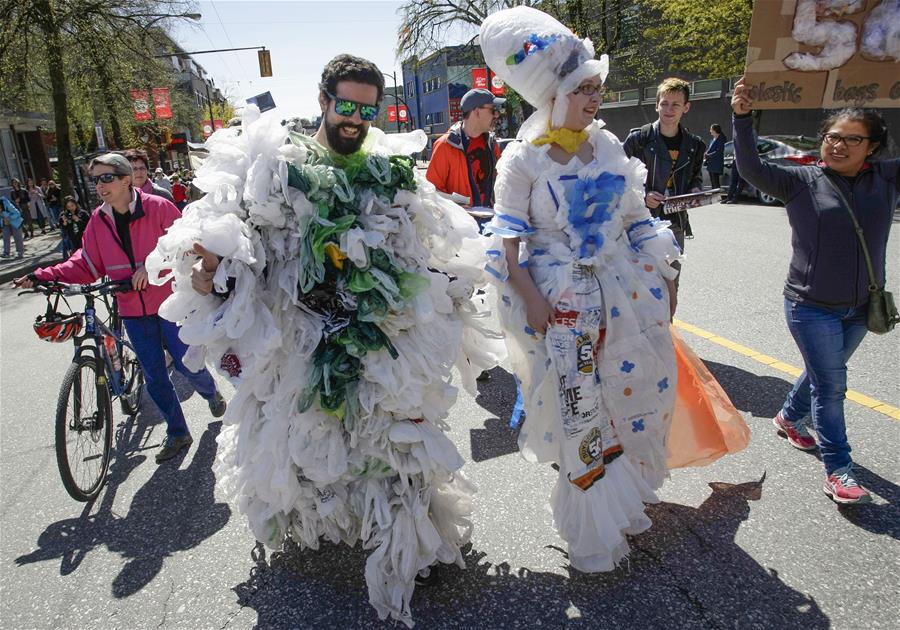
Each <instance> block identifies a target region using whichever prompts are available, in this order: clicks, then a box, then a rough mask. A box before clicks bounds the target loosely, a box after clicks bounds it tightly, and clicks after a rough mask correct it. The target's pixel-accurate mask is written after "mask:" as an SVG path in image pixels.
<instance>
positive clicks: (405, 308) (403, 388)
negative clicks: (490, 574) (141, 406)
mask: <svg viewBox="0 0 900 630" xmlns="http://www.w3.org/2000/svg"><path fill="white" fill-rule="evenodd" d="M424 141H425V137H424V134H422V132H416V133H413V134H405V135H402V136H394V137H393V138H389V137H387V136H384V134H382V133H381V132H380V131H378V130H377V129H374V128H373V129H370V130H369V136H368V137H367V140H366V143H365V144H364V146H363V148H362V150H361V151H360V152H359V153H357V154H354V155H352V156H335V155H332V154H329V153H328V152H327V151H326V150H325V149H324V148H323V147H321V146H319V145H317V144H315V143H314V142H312V140H311V139H309V138H306V137H302V136H299V135H298V134H293V133H291V132H289V130H288V129H287V128H285V127H282V126H281V125H280V124H278V123H277V122H276V121H275V120H274V119H271V118H267V117H263V118H260V117H259V113H258V110H256V109H255V108H253V107H250V108H248V109H247V110H245V115H244V119H243V126H242V128H241V129H240V130H237V129H228V130H222V131H218V132H217V133H215V134H213V136H212V137H211V138H210V139H209V140H208V142H207V147H208V148H209V150H210V154H209V157H208V158H207V159H206V161H205V163H204V164H203V166H202V168H201V169H200V170H199V172H198V177H197V179H195V180H194V183H195V184H196V185H198V186H199V187H200V188H201V189H202V190H204V191H206V193H207V194H206V196H205V197H204V198H203V199H201V200H200V201H197V202H195V203H193V204H191V205H190V206H189V207H188V208H187V209H186V210H185V213H184V216H183V218H182V219H181V220H179V221H177V222H176V223H175V225H174V226H173V227H172V229H171V230H170V231H169V233H168V234H167V235H166V236H165V237H164V238H163V239H160V242H159V245H158V247H157V250H156V251H155V252H154V255H153V256H151V258H148V260H147V267H148V269H149V271H150V275H151V279H152V281H153V282H165V281H166V280H167V279H168V278H169V277H171V276H174V278H175V284H174V287H175V290H174V293H173V295H172V296H171V297H170V298H169V299H168V300H167V301H166V303H165V304H164V305H163V307H162V308H161V309H160V314H161V315H162V316H164V317H166V318H167V319H171V320H173V321H177V322H179V323H180V324H181V325H182V330H181V337H182V339H183V340H184V341H185V342H187V343H188V344H190V345H191V349H190V351H189V353H188V355H187V356H186V359H185V363H186V364H188V365H192V366H196V367H199V366H201V365H203V364H204V363H208V364H210V365H212V366H214V367H217V368H218V369H219V371H220V373H221V374H223V375H224V376H225V377H226V378H228V379H229V380H230V381H231V382H232V383H234V384H235V386H236V388H237V391H236V394H235V396H234V398H233V399H232V400H231V402H230V403H229V407H228V412H227V415H226V416H225V427H224V428H223V430H222V433H221V435H220V437H219V438H218V442H219V455H218V458H217V461H216V465H215V472H216V476H217V479H218V483H219V485H220V488H221V489H222V491H224V493H225V494H226V495H227V497H228V498H229V499H230V500H231V501H232V502H233V503H235V504H236V505H237V507H238V509H239V511H240V512H241V513H242V514H244V515H245V516H246V518H247V522H248V523H249V526H250V528H251V530H252V531H253V534H254V535H255V536H256V538H257V539H258V540H260V541H262V542H264V543H265V544H266V545H268V546H270V547H275V548H279V547H280V546H281V545H282V544H283V542H284V540H285V538H286V537H290V538H292V539H293V540H294V541H296V542H297V543H298V544H299V545H300V546H301V548H304V547H311V548H313V549H315V548H318V546H319V541H320V539H325V540H328V541H331V542H333V543H337V542H340V541H343V542H345V543H347V544H348V545H354V544H356V543H357V542H358V541H361V542H362V544H363V547H364V548H365V549H368V550H371V554H370V555H369V558H368V560H367V563H366V570H365V574H366V582H367V585H368V589H369V599H370V602H371V603H372V605H373V606H374V607H375V609H376V611H377V612H378V615H379V616H380V617H381V618H382V619H384V618H386V617H387V616H391V617H393V618H395V619H399V620H401V621H403V622H404V623H406V624H407V625H409V626H412V618H411V611H410V599H411V597H412V593H413V589H414V578H415V576H416V573H417V572H418V571H419V570H421V569H423V568H426V567H428V566H430V565H432V564H434V563H435V562H444V563H456V564H458V565H459V566H463V560H462V556H461V553H460V547H461V546H462V545H464V544H465V543H466V542H467V541H468V539H469V535H470V532H471V527H472V523H471V521H470V514H471V509H472V493H473V491H474V488H473V486H472V485H471V484H470V483H469V482H468V481H467V480H466V478H465V477H464V476H463V474H462V472H461V470H460V468H461V466H462V464H463V460H462V458H461V456H460V455H459V453H458V452H457V450H456V448H455V446H454V445H453V444H452V443H451V442H450V441H449V440H448V438H447V437H446V436H445V435H444V429H445V428H446V425H445V423H444V418H446V417H447V415H448V412H449V409H450V407H451V406H452V404H453V403H454V401H455V399H456V394H457V387H456V386H455V385H454V384H453V383H452V378H451V369H452V368H453V367H454V366H455V367H457V368H458V369H459V371H460V373H461V374H462V377H463V383H464V385H466V386H467V387H469V388H471V389H472V390H474V384H475V381H474V376H475V375H477V374H478V373H479V372H480V370H482V369H486V368H489V367H492V366H493V365H496V363H497V362H498V360H499V359H500V358H501V355H502V352H503V348H502V345H503V344H502V342H500V341H498V340H497V339H496V335H493V334H491V333H490V332H488V331H487V329H486V328H484V325H483V324H482V319H483V318H484V317H485V315H486V314H485V313H479V312H478V310H477V309H476V307H475V305H474V304H473V302H472V301H471V300H470V297H471V295H472V293H473V289H474V287H475V285H476V284H478V283H480V281H481V278H482V276H483V270H482V268H481V266H482V265H481V261H482V258H481V257H482V256H483V249H484V242H483V237H480V236H479V234H478V229H477V226H476V224H475V222H474V221H473V220H472V219H471V218H470V217H468V216H467V215H466V213H465V212H464V211H463V210H462V209H461V208H459V207H458V206H456V205H455V204H453V203H450V202H448V201H446V200H443V199H441V198H440V197H438V196H437V194H436V193H435V190H434V187H433V186H431V185H430V184H429V183H428V182H427V181H426V180H425V179H424V177H421V176H419V175H418V174H415V172H414V171H413V169H412V161H411V159H409V158H408V157H406V155H401V154H407V155H408V154H409V153H412V152H415V151H419V150H421V148H422V146H423V145H424ZM194 242H200V243H202V244H203V245H204V246H205V247H206V248H207V249H209V250H210V251H212V252H214V253H216V254H218V255H219V256H221V257H222V261H221V264H220V265H219V267H218V269H217V272H216V275H215V278H214V287H215V288H216V290H217V291H221V292H225V291H226V288H231V290H230V294H229V295H228V297H227V299H225V300H224V301H223V300H222V299H220V298H219V297H215V296H211V295H210V296H201V295H199V294H197V293H195V292H194V291H193V290H192V289H191V284H190V271H191V270H190V265H191V264H192V263H193V261H194V260H195V257H193V256H190V255H186V253H187V252H189V251H190V250H191V248H192V245H193V243H194ZM163 270H170V271H167V272H166V273H163ZM229 281H230V282H231V284H232V285H233V287H228V285H229Z"/></svg>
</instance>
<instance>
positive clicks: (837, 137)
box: [822, 131, 872, 147]
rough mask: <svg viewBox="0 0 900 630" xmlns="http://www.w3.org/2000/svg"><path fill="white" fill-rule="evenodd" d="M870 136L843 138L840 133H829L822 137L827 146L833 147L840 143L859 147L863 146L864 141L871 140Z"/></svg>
mask: <svg viewBox="0 0 900 630" xmlns="http://www.w3.org/2000/svg"><path fill="white" fill-rule="evenodd" d="M871 139H872V138H871V137H870V136H842V135H841V134H839V133H832V132H830V131H829V132H828V133H826V134H823V135H822V140H824V141H825V144H830V145H832V146H834V145H836V144H837V143H838V142H843V143H844V144H845V145H847V146H848V147H858V146H859V145H861V144H862V141H863V140H871Z"/></svg>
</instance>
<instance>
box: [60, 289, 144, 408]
mask: <svg viewBox="0 0 900 630" xmlns="http://www.w3.org/2000/svg"><path fill="white" fill-rule="evenodd" d="M83 295H84V300H85V305H84V334H83V335H78V336H76V337H75V358H76V359H77V358H78V357H80V356H81V355H83V354H86V353H88V352H90V353H92V354H93V355H94V358H95V359H99V358H100V357H101V356H102V357H103V363H104V365H105V366H106V373H107V374H109V375H111V376H112V377H113V378H112V379H110V380H111V381H112V383H111V384H110V385H111V386H112V391H113V394H114V395H116V396H121V395H122V394H123V393H124V389H125V388H124V385H125V383H124V379H123V374H122V372H121V370H118V371H117V370H116V369H115V366H113V362H112V357H111V356H109V352H108V351H107V350H106V344H105V343H104V337H105V336H107V335H109V336H111V337H112V338H113V339H115V341H116V352H118V353H119V357H120V361H121V357H122V348H123V346H124V347H127V348H128V349H129V350H131V351H132V352H134V346H132V345H131V343H130V342H129V341H128V340H127V339H125V335H123V334H122V333H121V332H120V328H121V325H115V324H116V323H117V322H118V323H120V322H121V320H120V319H119V315H118V308H117V304H116V296H115V295H113V296H112V299H113V306H112V308H110V307H109V303H108V302H106V300H105V299H104V303H105V304H106V307H107V310H109V312H110V313H111V317H112V318H113V324H114V328H116V330H114V329H112V328H109V327H108V326H106V325H105V324H104V323H103V322H101V321H99V320H98V319H97V309H96V308H95V307H94V301H95V297H94V296H93V295H91V294H90V293H85V294H83ZM87 339H91V340H93V341H94V344H93V345H90V344H88V345H82V344H83V342H84V341H85V340H87ZM135 354H137V353H135ZM122 368H123V369H124V368H125V366H124V365H122ZM98 376H99V375H98Z"/></svg>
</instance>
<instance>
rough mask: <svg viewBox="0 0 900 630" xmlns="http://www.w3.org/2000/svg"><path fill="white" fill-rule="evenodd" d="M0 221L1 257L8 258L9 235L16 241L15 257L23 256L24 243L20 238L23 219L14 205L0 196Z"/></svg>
mask: <svg viewBox="0 0 900 630" xmlns="http://www.w3.org/2000/svg"><path fill="white" fill-rule="evenodd" d="M0 204H2V207H0V222H2V223H3V257H4V258H9V257H10V256H11V255H12V254H11V253H10V251H9V238H10V236H11V237H13V239H14V240H15V241H16V254H17V256H16V258H24V257H25V244H24V242H23V239H22V224H23V223H25V220H24V219H23V218H22V213H21V212H19V209H18V208H17V207H16V205H15V204H14V203H13V202H12V201H10V200H9V199H7V198H6V197H0Z"/></svg>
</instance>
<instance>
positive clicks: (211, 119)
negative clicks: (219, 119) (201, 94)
mask: <svg viewBox="0 0 900 630" xmlns="http://www.w3.org/2000/svg"><path fill="white" fill-rule="evenodd" d="M203 83H204V84H205V85H206V103H207V105H209V135H212V134H213V132H214V131H215V130H216V118H215V116H213V108H212V98H211V97H210V96H209V81H207V80H205V79H204V80H203Z"/></svg>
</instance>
